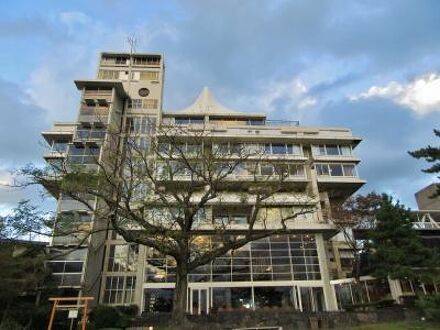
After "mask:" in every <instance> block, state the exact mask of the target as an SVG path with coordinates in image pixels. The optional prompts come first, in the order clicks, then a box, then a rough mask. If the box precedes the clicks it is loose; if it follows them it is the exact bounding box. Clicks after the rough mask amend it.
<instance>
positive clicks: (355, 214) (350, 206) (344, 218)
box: [331, 192, 382, 279]
mask: <svg viewBox="0 0 440 330" xmlns="http://www.w3.org/2000/svg"><path fill="white" fill-rule="evenodd" d="M381 200H382V197H381V195H378V194H376V193H375V192H371V193H368V194H367V195H365V196H363V195H356V196H351V197H349V198H348V199H347V200H345V201H343V202H342V203H337V204H335V205H334V207H333V209H332V210H331V218H332V222H333V223H334V224H335V225H336V227H337V228H338V230H339V232H340V233H342V235H343V237H344V242H345V243H347V244H348V246H349V248H350V251H351V252H352V253H353V260H354V261H353V266H352V276H353V277H354V278H356V279H358V278H359V276H360V271H361V269H360V267H361V260H360V258H361V253H362V250H363V249H362V244H361V243H360V242H359V241H358V240H357V239H356V238H355V237H354V234H353V229H357V228H359V229H369V228H372V226H373V225H374V219H375V214H376V212H377V210H378V208H379V206H380V203H381Z"/></svg>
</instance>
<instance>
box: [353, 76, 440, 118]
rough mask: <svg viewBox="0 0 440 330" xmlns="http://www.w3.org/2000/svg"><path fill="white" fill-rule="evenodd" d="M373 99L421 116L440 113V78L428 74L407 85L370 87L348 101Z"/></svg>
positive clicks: (394, 82)
mask: <svg viewBox="0 0 440 330" xmlns="http://www.w3.org/2000/svg"><path fill="white" fill-rule="evenodd" d="M374 97H381V98H386V99H390V100H393V101H394V102H396V103H398V104H400V105H403V106H405V107H407V108H410V109H411V110H414V111H415V112H417V113H419V114H421V115H424V114H427V113H430V112H433V111H440V76H439V75H438V74H437V73H429V74H425V75H423V76H420V77H418V78H417V79H415V80H413V81H411V82H409V83H407V84H400V83H398V82H396V81H392V82H390V83H389V84H388V85H385V86H372V87H370V88H369V89H368V91H366V92H363V93H360V94H358V95H354V96H351V97H350V99H351V100H352V101H358V100H362V99H368V98H374Z"/></svg>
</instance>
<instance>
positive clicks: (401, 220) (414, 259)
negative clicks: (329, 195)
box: [368, 194, 436, 279]
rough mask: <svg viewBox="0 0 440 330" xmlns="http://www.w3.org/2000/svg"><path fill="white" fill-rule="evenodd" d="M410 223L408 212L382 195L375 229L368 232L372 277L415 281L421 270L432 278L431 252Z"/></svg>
mask: <svg viewBox="0 0 440 330" xmlns="http://www.w3.org/2000/svg"><path fill="white" fill-rule="evenodd" d="M412 221H413V216H412V214H411V212H410V211H409V209H407V208H405V207H404V206H403V205H402V204H400V203H399V202H394V201H393V199H392V197H390V196H388V195H385V194H384V195H382V201H381V203H380V207H379V209H378V211H377V212H376V221H375V226H374V228H373V229H372V230H370V231H369V232H368V239H369V255H368V258H369V263H370V265H371V267H372V269H374V272H373V275H374V276H376V277H378V278H387V277H390V278H391V279H405V278H408V279H417V278H420V275H421V270H423V273H425V274H430V275H434V270H435V266H436V260H435V258H434V256H433V253H432V251H431V250H430V249H429V248H427V247H425V246H423V244H422V242H421V239H420V237H419V236H418V233H417V232H416V230H415V229H413V227H412Z"/></svg>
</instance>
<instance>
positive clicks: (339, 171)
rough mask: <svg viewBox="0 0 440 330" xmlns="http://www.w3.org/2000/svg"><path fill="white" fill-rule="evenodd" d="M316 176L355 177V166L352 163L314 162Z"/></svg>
mask: <svg viewBox="0 0 440 330" xmlns="http://www.w3.org/2000/svg"><path fill="white" fill-rule="evenodd" d="M315 166H316V173H317V174H318V176H352V177H357V173H356V166H355V165H354V164H337V163H329V164H323V163H318V164H315Z"/></svg>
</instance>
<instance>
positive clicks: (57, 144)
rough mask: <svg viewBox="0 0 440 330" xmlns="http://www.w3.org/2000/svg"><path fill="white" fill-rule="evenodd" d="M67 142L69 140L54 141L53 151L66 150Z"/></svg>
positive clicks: (61, 151)
mask: <svg viewBox="0 0 440 330" xmlns="http://www.w3.org/2000/svg"><path fill="white" fill-rule="evenodd" d="M67 143H68V141H53V144H52V151H55V152H60V153H63V152H66V151H67Z"/></svg>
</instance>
